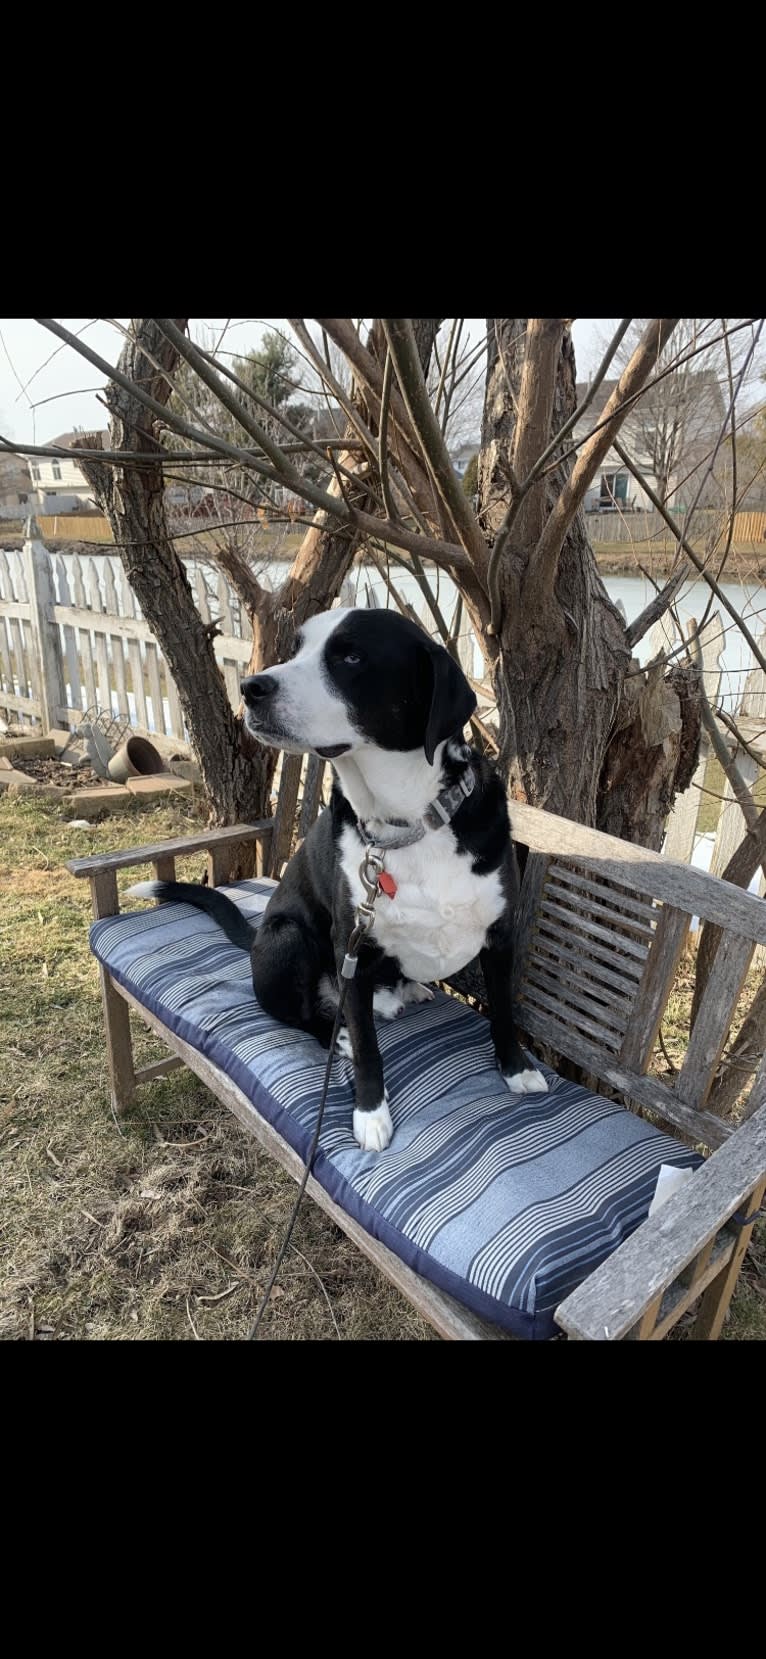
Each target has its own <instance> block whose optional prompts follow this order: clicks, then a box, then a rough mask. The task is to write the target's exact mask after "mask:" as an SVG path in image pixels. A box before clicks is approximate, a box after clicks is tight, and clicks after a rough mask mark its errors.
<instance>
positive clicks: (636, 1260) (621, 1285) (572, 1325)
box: [556, 1105, 766, 1342]
mask: <svg viewBox="0 0 766 1659" xmlns="http://www.w3.org/2000/svg"><path fill="white" fill-rule="evenodd" d="M765 1177H766V1105H761V1106H760V1107H759V1108H758V1110H757V1111H755V1112H754V1113H753V1116H752V1117H751V1118H749V1119H748V1121H747V1122H746V1123H743V1124H741V1125H740V1127H739V1128H738V1129H735V1131H734V1133H733V1134H732V1135H731V1136H730V1138H729V1139H728V1140H727V1141H726V1142H725V1143H724V1145H723V1146H721V1147H719V1149H718V1150H717V1151H716V1152H714V1153H713V1154H712V1156H711V1157H710V1158H708V1160H707V1162H706V1163H705V1164H703V1166H702V1168H701V1169H698V1170H696V1171H695V1173H694V1176H693V1177H692V1179H691V1180H690V1181H686V1182H685V1183H684V1184H683V1186H681V1187H679V1188H678V1190H677V1192H675V1193H673V1195H672V1197H671V1198H669V1199H668V1200H667V1203H665V1204H663V1206H662V1208H661V1209H660V1210H658V1211H657V1213H656V1214H655V1215H653V1216H652V1217H651V1218H650V1219H649V1220H647V1221H644V1222H643V1223H642V1225H641V1226H640V1227H639V1228H638V1229H637V1231H636V1232H635V1233H633V1235H632V1236H631V1238H629V1239H626V1241H625V1243H624V1244H621V1245H620V1247H619V1249H618V1250H615V1252H614V1254H613V1255H612V1256H609V1258H608V1260H607V1261H605V1262H603V1263H602V1265H601V1267H598V1268H597V1269H596V1271H595V1273H591V1274H590V1276H589V1278H587V1279H586V1280H585V1282H584V1283H583V1284H581V1285H579V1286H578V1288H577V1290H575V1291H573V1292H572V1295H571V1296H568V1297H567V1298H566V1300H565V1301H564V1302H562V1303H561V1304H560V1306H559V1307H558V1308H557V1309H556V1320H557V1323H558V1324H559V1325H561V1326H562V1327H563V1329H564V1330H565V1331H566V1332H567V1334H568V1335H569V1336H570V1337H575V1338H579V1339H581V1340H586V1341H591V1342H612V1341H616V1340H617V1339H618V1338H620V1337H624V1336H626V1335H627V1333H628V1332H632V1331H633V1328H634V1326H636V1325H638V1324H639V1323H640V1322H641V1320H642V1317H643V1316H644V1315H646V1314H647V1313H650V1314H651V1329H652V1331H653V1332H654V1319H655V1318H656V1317H657V1316H659V1318H660V1322H661V1323H662V1322H663V1312H662V1308H661V1303H662V1298H663V1295H664V1293H665V1292H666V1291H668V1290H670V1287H671V1286H672V1285H674V1283H675V1281H676V1280H677V1279H678V1278H679V1275H680V1274H682V1273H683V1272H684V1270H685V1269H686V1268H688V1267H689V1264H690V1263H696V1262H697V1260H698V1258H700V1267H699V1273H698V1275H697V1276H696V1277H695V1278H694V1284H695V1287H696V1286H698V1288H697V1289H696V1290H695V1295H699V1292H700V1290H702V1289H704V1287H705V1285H706V1284H708V1283H710V1281H711V1280H712V1278H713V1277H714V1276H715V1274H716V1273H718V1272H720V1271H721V1268H722V1267H725V1265H726V1263H727V1261H729V1260H730V1258H731V1257H732V1256H733V1255H734V1254H735V1253H736V1251H737V1249H739V1248H740V1245H741V1254H742V1255H744V1250H745V1248H746V1246H747V1242H748V1240H749V1237H750V1232H751V1226H749V1227H746V1228H744V1229H742V1228H741V1224H740V1236H739V1239H738V1236H737V1233H736V1230H732V1231H731V1232H730V1234H729V1235H728V1236H727V1238H726V1240H725V1248H719V1247H716V1248H715V1249H714V1247H715V1246H716V1238H717V1235H718V1233H719V1231H720V1229H721V1228H722V1227H724V1225H725V1224H726V1222H727V1221H729V1220H730V1218H731V1217H732V1216H733V1215H734V1214H735V1212H737V1211H739V1210H740V1208H741V1207H742V1206H745V1213H746V1214H750V1213H752V1211H753V1209H757V1207H758V1205H759V1204H760V1202H761V1198H762V1193H763V1183H764V1178H765ZM742 1233H745V1234H746V1238H745V1240H744V1243H742ZM690 1289H691V1287H688V1288H687V1291H686V1294H685V1295H684V1296H683V1297H681V1298H676V1302H675V1316H674V1318H673V1319H671V1320H670V1321H669V1323H675V1318H678V1317H679V1316H680V1314H681V1313H682V1312H683V1311H684V1307H687V1306H689V1305H690V1303H691V1301H692V1300H694V1299H695V1296H692V1295H690V1294H689V1290H690ZM681 1302H683V1306H682V1305H681ZM652 1310H653V1312H652ZM642 1334H643V1333H642ZM647 1334H649V1333H648V1332H647ZM655 1334H657V1335H659V1334H660V1331H659V1330H657V1331H656V1332H655Z"/></svg>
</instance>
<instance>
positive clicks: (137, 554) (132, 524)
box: [81, 317, 273, 824]
mask: <svg viewBox="0 0 766 1659" xmlns="http://www.w3.org/2000/svg"><path fill="white" fill-rule="evenodd" d="M179 327H185V320H182V321H181V322H180V323H179ZM176 361H177V353H176V350H175V347H173V346H172V345H170V344H169V343H168V341H167V340H166V339H165V337H164V335H163V334H161V332H160V330H159V328H158V327H157V325H156V323H155V322H154V320H153V319H152V318H151V317H149V318H146V317H145V318H141V319H139V320H137V321H136V322H135V323H134V325H133V337H132V338H131V339H129V340H128V341H127V343H126V345H125V347H124V348H123V351H122V354H121V357H120V363H119V367H120V369H121V370H122V373H123V374H125V375H128V376H130V378H131V379H133V380H135V381H136V382H137V383H139V384H140V385H141V386H142V387H143V389H144V390H145V391H148V392H149V393H150V395H151V396H152V397H154V398H156V399H157V400H158V401H159V402H162V403H165V402H167V399H168V398H169V396H170V392H171V390H172V387H171V384H170V379H169V378H168V377H169V376H172V374H173V370H174V368H175V365H176ZM155 364H157V365H159V367H155ZM106 402H107V406H108V408H109V411H110V414H111V417H112V420H111V427H110V433H111V447H112V448H113V449H123V450H126V451H128V452H130V451H131V450H138V451H143V452H146V451H148V450H156V452H157V461H156V464H152V463H147V462H142V463H141V464H140V465H128V466H120V467H112V466H110V465H107V464H106V463H105V462H101V461H98V460H97V459H96V454H97V452H96V451H94V459H93V461H92V462H90V461H83V462H81V466H82V470H83V472H84V473H85V476H86V478H87V480H88V483H89V484H91V485H92V487H93V491H94V494H95V496H96V499H97V501H98V503H99V506H100V507H101V509H102V511H103V512H104V513H105V515H106V517H107V518H108V520H109V523H110V525H111V529H112V534H113V536H114V540H115V544H116V551H117V553H118V555H119V558H120V559H121V561H122V564H123V566H124V569H125V573H126V575H127V578H128V581H129V582H130V585H131V587H132V589H133V592H134V593H135V595H136V598H137V599H138V602H139V604H140V606H141V609H142V611H143V613H144V617H145V618H146V621H147V622H148V623H149V626H150V628H151V630H152V632H153V634H154V635H155V637H156V639H157V640H158V642H159V645H160V648H161V650H162V653H163V656H164V657H165V659H166V661H167V664H168V668H169V669H170V672H171V674H172V676H173V679H174V681H175V684H176V689H177V691H178V695H179V698H180V701H181V707H182V709H183V713H184V719H185V721H186V725H187V728H188V731H189V735H190V737H191V741H192V745H193V747H194V751H195V753H196V756H197V759H198V761H199V765H200V770H201V772H202V781H203V784H204V787H205V793H206V795H207V798H208V801H209V803H210V821H211V823H214V824H232V823H237V822H238V821H239V822H245V821H247V820H249V819H252V818H257V817H262V816H263V814H264V808H265V806H266V804H267V798H268V789H269V784H270V780H271V777H272V774H273V757H272V756H271V755H270V754H269V753H268V751H266V750H264V749H262V748H260V747H258V746H257V745H255V744H253V743H251V742H250V741H249V740H248V739H247V736H246V734H243V728H242V723H241V721H240V719H239V718H238V716H237V715H236V714H235V713H234V711H233V709H232V707H231V704H230V702H229V697H228V694H227V691H226V686H225V684H224V680H223V676H222V674H221V670H220V668H219V667H218V663H217V661H216V657H215V651H214V648H213V639H212V633H211V630H210V629H209V628H208V627H206V625H205V624H204V623H203V621H202V619H201V617H200V615H199V612H198V610H197V607H196V605H195V603H194V597H193V594H192V590H191V587H190V584H189V579H188V577H187V574H186V567H185V565H184V563H183V560H182V559H180V558H179V556H178V554H177V553H176V551H175V548H174V546H173V543H172V541H171V540H170V537H169V535H168V528H167V521H166V517H165V501H164V479H163V452H162V450H161V449H160V445H159V442H158V440H157V437H156V430H155V429H156V419H155V417H154V416H152V415H151V414H150V413H149V412H148V411H147V410H146V408H145V407H144V405H143V404H141V403H139V401H138V399H137V398H135V397H133V396H132V395H131V393H130V392H128V391H127V390H126V389H125V388H124V387H122V386H118V385H117V384H116V383H114V382H110V383H109V384H108V385H107V388H106Z"/></svg>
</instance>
